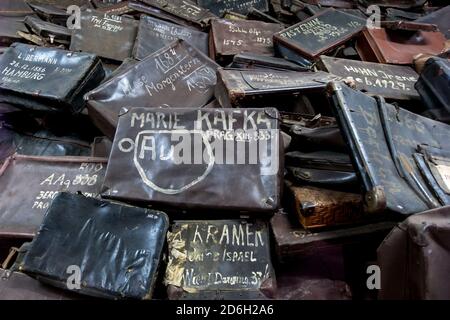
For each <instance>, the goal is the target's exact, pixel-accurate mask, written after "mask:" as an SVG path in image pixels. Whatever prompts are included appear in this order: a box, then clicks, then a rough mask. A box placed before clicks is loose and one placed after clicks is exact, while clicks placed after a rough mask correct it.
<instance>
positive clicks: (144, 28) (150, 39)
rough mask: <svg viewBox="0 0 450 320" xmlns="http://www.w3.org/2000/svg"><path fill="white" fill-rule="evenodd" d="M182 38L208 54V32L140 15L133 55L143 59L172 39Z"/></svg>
mask: <svg viewBox="0 0 450 320" xmlns="http://www.w3.org/2000/svg"><path fill="white" fill-rule="evenodd" d="M177 39H183V40H185V41H187V42H188V43H189V44H191V45H192V46H193V47H194V48H197V49H198V50H200V51H201V52H203V53H204V54H205V55H208V34H207V33H205V32H201V31H197V30H195V29H192V28H187V27H183V26H180V25H177V24H174V23H170V22H166V21H164V20H161V19H156V18H152V17H150V16H146V15H142V16H141V19H140V21H139V29H138V33H137V37H136V42H135V43H134V49H133V57H134V58H135V59H138V60H143V59H144V58H145V57H147V56H148V55H149V54H152V53H153V52H155V51H158V50H159V49H161V48H163V47H165V46H167V45H169V44H170V43H171V42H172V41H174V40H177Z"/></svg>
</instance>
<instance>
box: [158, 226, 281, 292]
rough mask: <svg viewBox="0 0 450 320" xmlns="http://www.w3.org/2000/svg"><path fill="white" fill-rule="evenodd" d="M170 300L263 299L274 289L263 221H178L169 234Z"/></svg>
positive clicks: (168, 278)
mask: <svg viewBox="0 0 450 320" xmlns="http://www.w3.org/2000/svg"><path fill="white" fill-rule="evenodd" d="M168 244H169V260H168V265H167V269H166V275H165V284H166V285H168V295H169V299H257V298H260V299H265V298H267V296H270V295H271V294H273V293H274V292H273V291H274V290H275V274H274V270H273V268H272V264H271V260H270V249H269V248H270V244H269V232H268V228H267V224H266V223H263V222H261V221H245V220H215V221H214V220H211V221H207V220H205V221H176V222H175V223H174V225H173V227H172V231H171V232H169V233H168Z"/></svg>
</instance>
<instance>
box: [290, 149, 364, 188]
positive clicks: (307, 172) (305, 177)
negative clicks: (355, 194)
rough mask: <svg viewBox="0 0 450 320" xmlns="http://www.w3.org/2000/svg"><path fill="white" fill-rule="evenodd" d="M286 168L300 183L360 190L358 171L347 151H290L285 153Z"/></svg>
mask: <svg viewBox="0 0 450 320" xmlns="http://www.w3.org/2000/svg"><path fill="white" fill-rule="evenodd" d="M285 161H286V169H287V171H288V173H289V174H290V176H291V177H292V178H293V180H294V181H296V182H298V183H299V184H300V185H311V186H317V187H322V188H331V189H335V190H338V191H344V192H345V191H346V192H349V191H355V190H358V189H359V188H358V186H359V184H358V179H357V176H356V172H355V170H354V169H353V166H352V164H351V162H350V157H349V156H348V154H347V153H341V152H333V151H328V149H326V148H324V149H323V150H321V151H312V152H300V151H290V152H287V153H286V155H285Z"/></svg>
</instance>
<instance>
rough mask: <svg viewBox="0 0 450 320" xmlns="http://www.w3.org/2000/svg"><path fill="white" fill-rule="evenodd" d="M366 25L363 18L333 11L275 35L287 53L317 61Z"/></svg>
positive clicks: (324, 12)
mask: <svg viewBox="0 0 450 320" xmlns="http://www.w3.org/2000/svg"><path fill="white" fill-rule="evenodd" d="M365 23H366V22H365V20H364V19H362V18H360V17H357V16H354V15H351V14H348V13H344V12H341V11H338V10H334V9H332V8H330V9H327V10H324V11H322V12H320V13H318V14H316V15H314V16H312V17H311V18H308V19H306V20H304V21H301V22H299V23H297V24H295V25H293V26H291V27H289V28H287V29H284V30H283V31H280V32H278V33H276V34H275V35H274V37H273V40H274V42H275V43H276V44H277V45H278V46H279V47H284V48H285V50H289V51H294V52H295V53H297V54H300V55H303V56H304V57H306V58H310V59H315V58H317V57H318V56H319V55H321V54H323V53H326V52H329V51H330V50H333V49H334V48H335V47H337V46H339V45H341V44H342V43H344V42H346V41H347V40H349V39H350V38H352V37H353V36H354V35H355V34H357V33H359V32H360V31H361V30H362V28H363V27H364V26H365Z"/></svg>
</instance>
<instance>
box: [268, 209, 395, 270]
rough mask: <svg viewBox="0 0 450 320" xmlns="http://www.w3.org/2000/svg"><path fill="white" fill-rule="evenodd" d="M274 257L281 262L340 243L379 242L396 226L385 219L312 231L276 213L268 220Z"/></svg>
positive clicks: (334, 246)
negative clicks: (272, 240) (383, 220)
mask: <svg viewBox="0 0 450 320" xmlns="http://www.w3.org/2000/svg"><path fill="white" fill-rule="evenodd" d="M270 225H271V228H272V235H273V239H274V247H275V253H276V255H277V258H278V259H279V261H281V262H282V263H286V262H290V261H292V260H294V259H298V258H300V257H304V256H308V255H314V254H317V253H321V252H323V251H324V250H329V249H332V248H336V247H339V246H342V245H345V246H348V245H352V244H359V245H361V246H364V245H365V244H367V243H376V244H377V245H378V244H379V243H381V241H382V240H383V239H384V237H385V236H386V235H387V234H388V233H389V232H390V231H391V230H392V228H393V227H394V226H395V225H396V223H395V222H391V221H385V222H377V223H371V224H364V225H358V226H351V227H345V228H339V229H335V230H324V231H321V232H316V231H314V232H312V231H308V230H306V229H304V228H303V227H301V226H300V224H299V222H298V221H295V220H294V217H289V215H288V214H286V213H277V214H275V215H274V216H273V217H272V219H271V220H270Z"/></svg>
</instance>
